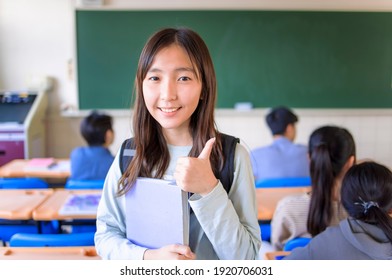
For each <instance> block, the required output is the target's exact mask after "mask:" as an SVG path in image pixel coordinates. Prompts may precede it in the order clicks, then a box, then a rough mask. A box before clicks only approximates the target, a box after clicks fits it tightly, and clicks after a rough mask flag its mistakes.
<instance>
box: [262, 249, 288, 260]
mask: <svg viewBox="0 0 392 280" xmlns="http://www.w3.org/2000/svg"><path fill="white" fill-rule="evenodd" d="M288 255H290V252H289V251H274V252H267V253H265V256H264V259H266V260H276V258H277V257H285V256H288Z"/></svg>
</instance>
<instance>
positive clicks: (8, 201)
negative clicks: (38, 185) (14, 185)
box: [0, 189, 54, 220]
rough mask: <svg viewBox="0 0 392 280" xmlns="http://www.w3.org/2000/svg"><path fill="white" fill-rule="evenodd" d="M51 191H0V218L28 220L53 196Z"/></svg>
mask: <svg viewBox="0 0 392 280" xmlns="http://www.w3.org/2000/svg"><path fill="white" fill-rule="evenodd" d="M53 192H54V191H53V190H52V189H33V190H6V189H2V190H0V218H1V219H7V220H30V219H32V213H33V210H34V209H35V208H37V207H38V206H39V205H40V204H41V203H42V202H44V201H45V200H46V199H48V197H49V196H50V195H51V194H53Z"/></svg>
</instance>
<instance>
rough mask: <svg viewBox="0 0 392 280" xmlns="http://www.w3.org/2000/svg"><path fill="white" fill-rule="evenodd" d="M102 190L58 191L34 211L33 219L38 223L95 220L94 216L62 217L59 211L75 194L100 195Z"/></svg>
mask: <svg viewBox="0 0 392 280" xmlns="http://www.w3.org/2000/svg"><path fill="white" fill-rule="evenodd" d="M100 193H102V190H65V189H56V191H55V192H54V193H53V194H52V195H51V196H50V197H49V198H48V199H47V200H45V202H44V203H42V204H41V205H40V206H39V207H38V208H36V209H35V210H34V211H33V219H34V220H38V221H50V220H75V219H95V218H96V214H94V215H85V214H84V215H60V214H59V210H60V208H61V207H62V206H63V205H64V203H65V202H66V201H67V199H68V198H69V197H70V196H71V195H73V194H100Z"/></svg>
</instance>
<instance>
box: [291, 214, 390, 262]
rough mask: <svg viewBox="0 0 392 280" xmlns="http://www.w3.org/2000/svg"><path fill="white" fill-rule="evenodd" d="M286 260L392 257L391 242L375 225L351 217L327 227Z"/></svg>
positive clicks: (387, 258)
mask: <svg viewBox="0 0 392 280" xmlns="http://www.w3.org/2000/svg"><path fill="white" fill-rule="evenodd" d="M284 259H285V260H392V243H391V241H389V240H388V238H387V236H386V235H385V233H384V232H383V231H382V230H381V229H380V228H379V227H377V226H376V225H372V224H368V223H364V222H362V221H359V220H356V219H353V218H348V219H345V220H343V221H341V222H340V224H339V225H338V226H334V227H328V228H327V229H326V230H325V231H324V232H322V233H320V234H318V235H317V236H315V237H314V238H313V239H312V240H311V241H310V242H309V244H308V245H307V246H306V247H303V248H296V249H294V250H293V251H292V252H291V254H290V255H289V256H287V257H286V258H284Z"/></svg>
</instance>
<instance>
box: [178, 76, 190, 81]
mask: <svg viewBox="0 0 392 280" xmlns="http://www.w3.org/2000/svg"><path fill="white" fill-rule="evenodd" d="M178 80H179V81H190V80H191V79H190V78H189V77H180V78H179V79H178Z"/></svg>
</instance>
